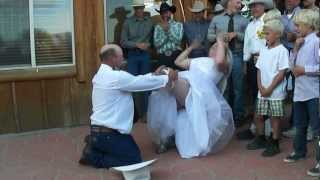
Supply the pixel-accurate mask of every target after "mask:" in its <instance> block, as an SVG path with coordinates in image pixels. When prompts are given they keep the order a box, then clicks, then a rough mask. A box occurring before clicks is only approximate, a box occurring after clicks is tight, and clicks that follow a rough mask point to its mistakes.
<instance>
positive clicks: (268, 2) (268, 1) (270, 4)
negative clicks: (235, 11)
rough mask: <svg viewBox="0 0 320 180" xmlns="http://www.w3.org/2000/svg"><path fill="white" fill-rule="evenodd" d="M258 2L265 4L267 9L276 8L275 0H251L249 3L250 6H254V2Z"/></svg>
mask: <svg viewBox="0 0 320 180" xmlns="http://www.w3.org/2000/svg"><path fill="white" fill-rule="evenodd" d="M256 3H261V4H263V5H264V7H265V8H266V9H272V8H274V5H273V0H250V2H249V4H248V5H249V7H250V6H252V5H253V4H256Z"/></svg>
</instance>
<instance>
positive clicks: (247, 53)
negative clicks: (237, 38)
mask: <svg viewBox="0 0 320 180" xmlns="http://www.w3.org/2000/svg"><path fill="white" fill-rule="evenodd" d="M250 58H251V53H250V51H249V30H248V27H247V28H246V31H245V35H244V44H243V61H245V62H248V61H249V60H250Z"/></svg>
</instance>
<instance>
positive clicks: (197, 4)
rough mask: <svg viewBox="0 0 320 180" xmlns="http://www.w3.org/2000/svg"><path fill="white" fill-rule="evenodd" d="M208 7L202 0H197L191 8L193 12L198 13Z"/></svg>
mask: <svg viewBox="0 0 320 180" xmlns="http://www.w3.org/2000/svg"><path fill="white" fill-rule="evenodd" d="M206 9H208V8H207V7H206V6H205V5H204V3H203V2H202V1H195V2H194V3H193V5H192V8H189V10H190V11H191V12H194V13H197V12H201V11H204V10H206Z"/></svg>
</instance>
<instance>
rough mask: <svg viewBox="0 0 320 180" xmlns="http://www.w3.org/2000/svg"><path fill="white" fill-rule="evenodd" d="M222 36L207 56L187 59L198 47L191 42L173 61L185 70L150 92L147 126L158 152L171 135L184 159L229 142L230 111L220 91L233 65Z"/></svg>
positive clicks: (213, 150)
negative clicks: (177, 76)
mask: <svg viewBox="0 0 320 180" xmlns="http://www.w3.org/2000/svg"><path fill="white" fill-rule="evenodd" d="M223 37H225V36H220V37H219V38H218V39H217V43H216V44H214V45H213V46H212V47H211V48H210V51H209V57H200V58H194V59H188V54H189V53H190V52H191V51H192V49H193V48H196V47H197V43H193V44H192V45H191V46H190V47H189V48H187V49H186V50H185V51H184V52H182V53H181V54H180V56H179V57H178V58H177V59H176V61H175V63H176V65H177V66H179V67H181V68H183V69H186V71H181V72H179V79H178V80H177V81H176V82H175V83H174V84H173V85H174V86H173V87H171V88H162V89H160V90H158V91H153V92H152V94H151V96H150V98H149V108H148V128H149V131H150V133H151V134H152V138H153V140H154V141H155V143H156V144H157V145H159V147H160V151H162V152H164V151H165V150H166V148H167V147H166V145H168V141H169V139H171V138H170V137H175V144H176V146H177V149H178V152H179V154H180V155H181V157H183V158H192V157H196V156H204V155H207V154H208V153H211V152H217V151H218V150H220V149H222V148H223V147H224V146H225V145H226V144H227V143H228V142H229V141H230V139H231V137H232V135H233V133H234V124H233V116H232V110H231V108H230V106H229V105H228V104H227V102H226V101H225V99H224V97H223V95H222V94H223V91H224V89H225V86H226V81H227V77H228V75H229V73H230V71H231V67H232V66H231V58H230V57H231V56H230V52H229V51H228V48H227V46H226V44H225V42H224V38H223Z"/></svg>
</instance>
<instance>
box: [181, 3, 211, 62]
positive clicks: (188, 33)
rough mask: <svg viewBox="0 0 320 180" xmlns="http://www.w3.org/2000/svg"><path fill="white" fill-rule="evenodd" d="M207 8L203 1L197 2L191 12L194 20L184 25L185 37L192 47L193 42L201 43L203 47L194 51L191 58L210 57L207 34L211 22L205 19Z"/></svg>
mask: <svg viewBox="0 0 320 180" xmlns="http://www.w3.org/2000/svg"><path fill="white" fill-rule="evenodd" d="M206 9H207V8H206V7H205V5H204V3H203V2H202V1H195V2H194V4H193V6H192V8H190V11H191V12H192V17H193V19H192V20H191V21H188V22H186V23H185V24H184V26H183V29H184V37H185V38H186V40H187V44H188V45H189V46H190V45H191V43H192V42H193V41H199V42H200V44H201V46H200V47H198V48H197V49H194V50H192V52H191V53H190V55H189V56H190V58H196V57H204V56H207V55H208V49H209V42H208V41H207V32H208V28H209V24H210V21H207V20H206V19H205V18H204V12H205V10H206Z"/></svg>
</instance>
